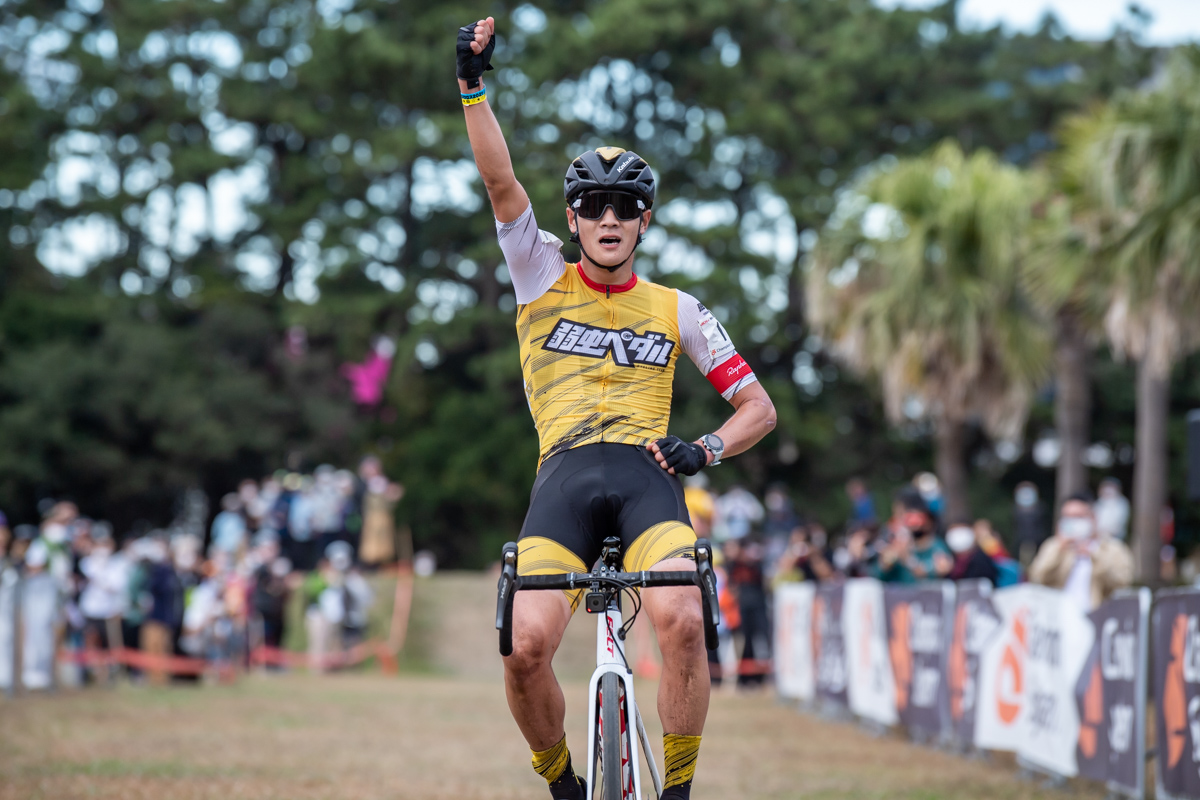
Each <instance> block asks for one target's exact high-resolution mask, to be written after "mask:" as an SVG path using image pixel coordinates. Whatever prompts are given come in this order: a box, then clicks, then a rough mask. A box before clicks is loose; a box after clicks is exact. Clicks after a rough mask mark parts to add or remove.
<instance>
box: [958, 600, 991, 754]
mask: <svg viewBox="0 0 1200 800" xmlns="http://www.w3.org/2000/svg"><path fill="white" fill-rule="evenodd" d="M999 632H1000V616H999V615H998V614H997V613H996V608H995V607H994V606H993V605H992V584H991V583H989V582H988V581H985V580H977V581H962V582H960V583H959V584H958V586H957V587H956V591H955V601H954V618H953V622H952V623H951V626H950V651H949V653H948V654H947V657H946V701H947V702H946V705H947V707H948V708H947V710H948V712H949V714H950V735H951V737H952V738H953V739H954V740H955V741H956V742H958V743H959V744H961V745H962V746H963V747H966V748H970V747H974V746H975V710H976V707H977V705H978V703H979V698H980V694H981V693H980V690H979V659H980V655H981V654H982V653H983V651H984V649H985V648H986V647H987V645H988V643H989V642H990V641H991V640H992V638H993V637H994V636H996V635H997V634H998V633H999ZM984 694H985V695H986V693H984Z"/></svg>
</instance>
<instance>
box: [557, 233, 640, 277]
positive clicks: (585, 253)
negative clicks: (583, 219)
mask: <svg viewBox="0 0 1200 800" xmlns="http://www.w3.org/2000/svg"><path fill="white" fill-rule="evenodd" d="M645 238H646V235H645V234H643V233H639V234H638V238H637V241H636V242H634V243H633V249H632V250H630V251H629V258H627V259H625V260H624V261H622V262H621V263H620V264H617V265H615V266H612V267H610V266H608V265H607V264H601V263H600V262H599V261H597V260H596V259H594V258H592V257H591V256H590V255H588V251H587V250H584V249H583V242H581V241H579V234H578V233H572V234H571V238H570V239H569V240H568V241H570V242H571V244H577V245H579V251H580V252H581V253H583V256H584V258H586V259H587V260H588V261H590V262H591V263H592V264H593V265H594V266H597V267H599V268H600V269H606V270H608V271H609V272H616V271H617V270H619V269H620V268H621V267H623V266H625V265H626V264H628V263H629V262H630V260H632V259H633V254H634V253H636V252H637V249H638V245H639V244H641V243H642V240H643V239H645Z"/></svg>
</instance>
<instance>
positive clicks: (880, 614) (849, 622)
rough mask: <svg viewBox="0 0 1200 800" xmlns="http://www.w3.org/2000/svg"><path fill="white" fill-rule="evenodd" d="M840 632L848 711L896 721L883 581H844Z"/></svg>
mask: <svg viewBox="0 0 1200 800" xmlns="http://www.w3.org/2000/svg"><path fill="white" fill-rule="evenodd" d="M842 632H843V641H844V642H845V648H846V677H847V694H848V695H849V704H850V710H851V711H852V712H853V713H854V714H856V715H858V716H859V717H862V718H863V719H868V720H871V721H873V722H878V723H880V724H881V725H894V724H896V721H897V717H896V682H895V680H894V679H893V678H892V663H891V658H890V657H889V655H888V637H887V615H886V613H885V612H884V605H883V584H881V583H880V582H879V581H877V580H874V579H871V578H856V579H854V580H849V581H846V584H845V590H844V595H843V601H842Z"/></svg>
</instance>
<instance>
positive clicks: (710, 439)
mask: <svg viewBox="0 0 1200 800" xmlns="http://www.w3.org/2000/svg"><path fill="white" fill-rule="evenodd" d="M704 443H705V444H706V445H708V449H709V450H712V451H713V452H716V451H718V450H724V449H725V443H724V442H722V441H721V437H720V436H717V435H716V434H715V433H710V434H708V435H706V436H705V437H704Z"/></svg>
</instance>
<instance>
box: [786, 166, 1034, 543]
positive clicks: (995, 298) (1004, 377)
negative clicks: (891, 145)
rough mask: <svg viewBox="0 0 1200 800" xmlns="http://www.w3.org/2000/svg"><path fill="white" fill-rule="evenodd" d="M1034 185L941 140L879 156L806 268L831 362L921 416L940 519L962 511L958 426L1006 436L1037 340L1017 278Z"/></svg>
mask: <svg viewBox="0 0 1200 800" xmlns="http://www.w3.org/2000/svg"><path fill="white" fill-rule="evenodd" d="M1034 193H1035V187H1034V186H1033V182H1032V180H1031V179H1030V178H1029V177H1028V176H1026V175H1025V174H1023V173H1022V172H1020V171H1019V170H1017V169H1016V168H1014V167H1011V166H1007V165H1004V164H1001V163H1000V162H999V161H998V160H997V159H996V157H995V156H994V155H992V154H991V153H987V152H978V153H976V154H974V155H972V156H971V157H969V158H968V157H966V156H964V155H963V153H962V151H961V150H960V149H959V148H958V146H957V145H956V144H954V143H951V142H947V143H944V144H942V145H940V146H939V147H938V148H936V149H935V150H934V151H933V152H932V153H931V154H930V155H928V156H924V157H922V158H915V159H907V160H903V161H893V162H892V163H891V164H886V163H885V164H884V165H882V166H880V167H879V168H877V169H875V170H874V171H872V172H871V173H870V174H868V175H866V176H865V177H863V178H862V179H861V180H859V181H858V182H857V183H856V184H855V186H854V187H853V188H852V189H851V190H850V191H848V192H847V193H846V194H845V195H844V196H843V197H842V198H841V201H840V202H839V205H838V208H837V210H836V211H835V213H834V215H833V217H832V218H831V220H830V222H829V224H828V225H827V226H826V227H825V229H824V231H823V232H822V234H821V237H820V242H819V244H818V246H817V250H816V252H815V254H814V258H813V262H812V270H811V271H810V274H809V297H810V308H809V314H810V318H811V319H812V322H813V325H814V326H815V328H816V330H817V332H818V333H820V334H821V335H822V336H824V337H825V338H826V339H827V340H828V341H829V342H830V345H831V350H832V351H833V353H834V355H835V356H838V357H840V358H841V359H843V360H844V361H845V362H846V363H848V364H849V366H850V367H851V368H852V369H855V370H857V371H859V372H861V373H864V374H868V375H874V376H877V377H878V378H880V379H881V381H882V385H883V394H884V402H885V406H886V410H887V413H888V416H889V417H890V418H891V419H892V420H894V421H900V420H902V419H904V418H906V417H907V418H909V419H913V418H924V419H928V420H929V421H931V422H932V423H933V429H934V437H935V444H936V463H935V468H936V470H937V473H938V475H939V477H940V478H941V480H942V482H943V485H944V487H945V495H946V514H947V517H948V518H951V519H953V518H956V517H962V516H965V515H966V514H967V513H968V511H969V508H968V503H967V469H966V453H965V448H966V444H967V430H968V425H969V424H970V423H972V422H973V421H979V422H981V423H982V425H983V427H984V429H985V430H986V431H987V432H989V433H991V434H992V435H994V436H997V437H1003V438H1016V437H1017V436H1018V435H1019V434H1020V431H1021V429H1022V427H1023V425H1024V422H1025V419H1026V417H1027V415H1028V411H1029V405H1030V402H1031V399H1032V397H1033V393H1034V390H1035V388H1036V387H1037V386H1038V384H1039V382H1040V381H1042V380H1043V378H1044V377H1045V376H1046V374H1047V372H1048V367H1049V363H1050V343H1049V336H1048V334H1047V330H1046V326H1045V324H1044V322H1043V320H1042V318H1041V317H1040V316H1039V315H1038V313H1037V312H1036V311H1035V309H1034V308H1033V306H1032V304H1031V303H1030V302H1029V301H1028V298H1027V297H1026V294H1025V290H1024V287H1023V285H1022V283H1021V281H1020V280H1019V275H1020V269H1019V260H1020V254H1021V247H1022V243H1023V241H1024V240H1025V237H1026V234H1027V228H1028V222H1029V209H1030V205H1031V198H1032V197H1033V196H1034Z"/></svg>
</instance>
